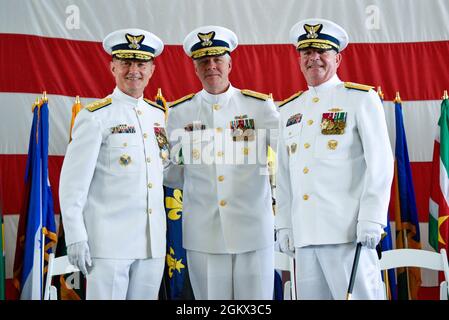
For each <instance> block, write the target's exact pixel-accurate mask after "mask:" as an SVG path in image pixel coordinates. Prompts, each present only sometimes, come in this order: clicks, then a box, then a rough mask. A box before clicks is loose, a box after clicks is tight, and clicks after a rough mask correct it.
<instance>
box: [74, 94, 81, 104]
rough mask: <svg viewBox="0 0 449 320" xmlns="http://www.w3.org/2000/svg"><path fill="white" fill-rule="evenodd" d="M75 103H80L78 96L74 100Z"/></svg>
mask: <svg viewBox="0 0 449 320" xmlns="http://www.w3.org/2000/svg"><path fill="white" fill-rule="evenodd" d="M75 103H76V104H78V103H81V100H80V96H76V98H75Z"/></svg>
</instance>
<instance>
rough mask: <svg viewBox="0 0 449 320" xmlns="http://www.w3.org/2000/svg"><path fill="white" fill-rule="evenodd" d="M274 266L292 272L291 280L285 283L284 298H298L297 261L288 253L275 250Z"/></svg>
mask: <svg viewBox="0 0 449 320" xmlns="http://www.w3.org/2000/svg"><path fill="white" fill-rule="evenodd" d="M274 268H275V269H278V270H282V271H288V272H289V273H290V281H286V282H285V285H284V299H288V298H291V299H292V300H296V282H295V262H294V259H293V257H291V256H289V255H288V254H286V253H282V252H278V251H275V252H274Z"/></svg>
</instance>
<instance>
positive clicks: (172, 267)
mask: <svg viewBox="0 0 449 320" xmlns="http://www.w3.org/2000/svg"><path fill="white" fill-rule="evenodd" d="M164 193H165V201H164V202H165V211H166V214H167V255H166V264H167V266H166V270H167V275H166V280H168V290H167V291H168V292H167V295H168V297H167V298H168V299H170V300H177V299H187V298H189V297H188V295H189V294H188V292H189V291H191V289H190V288H189V287H188V286H190V283H189V282H188V281H187V280H186V279H187V256H186V250H185V249H184V248H183V247H182V191H181V190H179V189H172V188H169V187H164Z"/></svg>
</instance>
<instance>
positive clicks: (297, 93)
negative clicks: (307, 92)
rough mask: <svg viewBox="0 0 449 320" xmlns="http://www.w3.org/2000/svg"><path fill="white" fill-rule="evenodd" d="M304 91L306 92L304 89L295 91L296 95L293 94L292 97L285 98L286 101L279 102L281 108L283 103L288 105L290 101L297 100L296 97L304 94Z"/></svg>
mask: <svg viewBox="0 0 449 320" xmlns="http://www.w3.org/2000/svg"><path fill="white" fill-rule="evenodd" d="M303 92H304V91H299V92H296V93H295V94H294V95H292V96H291V97H289V98H287V99H285V100H284V101H282V102H281V103H280V104H279V108H280V107H282V106H283V105H286V104H287V103H289V102H290V101H293V100H295V99H296V98H298V97H299V96H300V95H302V94H303Z"/></svg>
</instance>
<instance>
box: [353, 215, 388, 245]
mask: <svg viewBox="0 0 449 320" xmlns="http://www.w3.org/2000/svg"><path fill="white" fill-rule="evenodd" d="M383 232H384V230H383V228H382V226H381V225H380V224H378V223H376V222H371V221H366V220H360V221H359V222H358V223H357V242H360V243H361V244H362V246H365V247H367V248H369V249H375V248H376V246H377V244H378V243H379V241H380V238H381V236H382V233H383Z"/></svg>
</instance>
